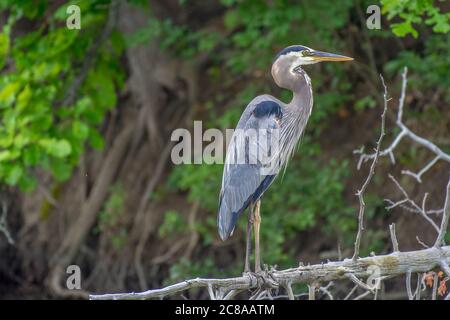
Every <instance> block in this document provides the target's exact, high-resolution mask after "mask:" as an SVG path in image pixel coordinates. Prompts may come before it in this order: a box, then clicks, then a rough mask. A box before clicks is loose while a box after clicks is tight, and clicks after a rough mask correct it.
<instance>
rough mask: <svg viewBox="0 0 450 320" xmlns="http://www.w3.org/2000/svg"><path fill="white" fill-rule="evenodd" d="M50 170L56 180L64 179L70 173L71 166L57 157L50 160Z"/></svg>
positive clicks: (67, 177)
mask: <svg viewBox="0 0 450 320" xmlns="http://www.w3.org/2000/svg"><path fill="white" fill-rule="evenodd" d="M51 171H52V174H53V176H54V177H55V179H56V180H58V181H64V180H67V179H69V177H70V174H71V173H72V166H71V165H70V164H68V163H66V162H64V161H63V160H60V159H57V160H54V161H52V162H51Z"/></svg>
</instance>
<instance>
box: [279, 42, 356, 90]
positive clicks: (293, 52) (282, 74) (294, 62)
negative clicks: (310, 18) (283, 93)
mask: <svg viewBox="0 0 450 320" xmlns="http://www.w3.org/2000/svg"><path fill="white" fill-rule="evenodd" d="M351 60H353V58H350V57H346V56H341V55H338V54H334V53H328V52H323V51H317V50H314V49H311V48H308V47H306V46H301V45H294V46H289V47H286V48H284V49H283V50H281V51H280V52H278V54H277V55H276V56H275V59H274V61H273V64H272V76H273V78H274V79H275V82H277V84H278V85H279V86H280V87H283V88H290V86H289V83H288V82H290V81H292V80H295V78H296V77H297V76H298V75H299V74H301V73H302V69H301V66H303V65H307V64H314V63H318V62H322V61H351Z"/></svg>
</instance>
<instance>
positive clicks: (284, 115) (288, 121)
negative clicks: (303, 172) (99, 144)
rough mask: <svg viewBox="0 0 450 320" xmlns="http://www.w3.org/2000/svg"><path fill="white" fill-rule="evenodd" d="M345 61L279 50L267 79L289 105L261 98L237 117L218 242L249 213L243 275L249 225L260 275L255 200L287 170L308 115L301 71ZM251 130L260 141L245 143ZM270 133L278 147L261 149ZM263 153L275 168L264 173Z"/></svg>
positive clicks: (307, 88) (303, 50)
mask: <svg viewBox="0 0 450 320" xmlns="http://www.w3.org/2000/svg"><path fill="white" fill-rule="evenodd" d="M349 60H353V58H350V57H346V56H341V55H336V54H332V53H326V52H321V51H316V50H313V49H311V48H308V47H305V46H301V45H294V46H289V47H287V48H285V49H283V50H281V51H280V52H279V53H278V54H277V55H276V57H275V59H274V61H273V63H272V77H273V79H274V80H275V83H276V84H277V85H278V86H279V87H281V88H284V89H288V90H291V91H292V92H293V98H292V100H291V102H289V103H284V102H282V101H280V100H279V99H277V98H275V97H273V96H271V95H267V94H265V95H260V96H257V97H256V98H254V99H253V100H252V101H251V102H250V103H249V104H248V105H247V107H246V108H245V110H244V112H243V113H242V115H241V118H240V120H239V122H238V124H237V127H236V130H235V132H234V134H233V136H232V138H231V141H230V144H229V146H228V149H227V155H226V159H225V166H224V170H223V178H222V189H221V191H220V200H219V213H218V218H217V223H218V227H219V235H220V237H221V239H222V240H226V239H227V238H228V237H229V236H230V235H231V234H232V233H233V231H234V228H235V226H236V221H237V219H238V217H239V216H240V215H241V214H242V213H243V212H244V210H245V209H246V208H247V207H250V210H249V211H250V212H249V217H248V224H247V245H246V254H245V267H244V272H249V271H250V268H249V254H250V250H251V231H252V225H253V228H254V232H255V272H259V271H261V267H260V250H259V227H260V222H261V216H260V213H259V208H260V202H261V200H260V199H261V197H262V195H263V194H264V192H265V191H266V190H267V188H269V186H270V184H271V183H272V182H273V180H274V179H275V177H276V176H277V175H278V173H279V171H280V168H281V167H283V166H284V167H285V166H286V165H287V162H288V160H289V158H290V157H291V156H292V154H293V152H294V150H295V146H296V145H297V143H298V141H299V139H300V136H301V134H302V132H303V130H304V128H305V126H306V123H307V121H308V119H309V116H310V115H311V110H312V105H313V96H312V87H311V81H310V78H309V77H308V75H307V74H306V72H305V71H304V70H303V69H302V68H301V66H302V65H307V64H313V63H317V62H320V61H349ZM250 130H253V131H257V132H258V133H257V134H256V136H258V138H261V137H262V139H256V140H255V139H249V135H248V134H247V132H248V131H250ZM277 130H278V131H277ZM275 131H277V132H278V133H279V134H278V135H277V136H278V144H277V147H276V148H275V147H273V146H271V145H266V144H264V145H265V147H263V146H262V145H263V143H262V142H261V141H264V139H267V138H268V136H270V135H271V133H273V132H275ZM265 132H266V134H265ZM273 136H275V134H273ZM250 140H252V141H250ZM255 141H256V142H255ZM268 141H269V144H270V143H271V142H270V141H274V140H273V139H269V140H268ZM262 149H264V151H266V152H268V157H269V158H270V159H272V160H274V159H275V162H276V163H277V166H276V168H275V169H274V170H271V171H270V172H269V173H268V172H266V171H264V170H263V169H264V168H265V167H267V165H266V164H265V163H263V161H262V160H261V158H260V157H259V156H260V154H261V150H262ZM237 159H245V161H237ZM272 162H273V161H272Z"/></svg>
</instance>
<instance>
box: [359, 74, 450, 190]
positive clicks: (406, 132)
mask: <svg viewBox="0 0 450 320" xmlns="http://www.w3.org/2000/svg"><path fill="white" fill-rule="evenodd" d="M407 75H408V68H406V67H405V68H404V70H403V74H402V90H401V95H400V99H399V105H398V113H397V122H396V124H397V126H398V127H399V128H400V129H401V131H400V133H399V134H398V135H397V137H396V138H395V139H394V141H393V142H392V143H391V145H390V146H389V147H387V148H386V149H384V150H382V151H381V152H379V153H377V152H375V153H373V154H365V153H363V152H362V150H361V152H356V153H360V154H361V156H360V158H359V161H358V166H357V167H358V170H359V169H360V167H361V165H362V163H365V162H367V161H369V160H372V159H375V158H377V157H384V156H389V158H390V159H391V162H392V163H393V164H395V156H394V151H395V149H396V148H397V147H398V145H399V144H400V142H401V141H402V139H403V138H404V137H408V138H409V139H410V140H412V141H414V142H415V143H417V144H419V145H421V146H423V147H425V148H427V149H428V150H429V151H431V152H432V153H434V154H435V157H434V158H433V160H431V161H430V162H429V163H428V164H427V165H426V166H425V167H424V168H423V169H422V170H420V171H419V172H418V173H413V172H411V171H409V170H403V171H402V173H403V174H406V175H410V176H412V177H414V178H415V179H416V180H417V181H418V182H419V183H421V182H422V176H423V174H425V173H426V172H427V171H428V170H430V169H431V168H432V167H433V166H434V165H435V164H436V162H438V161H439V160H443V161H446V162H449V163H450V155H448V154H446V153H445V152H444V151H442V150H441V149H440V148H439V147H438V146H436V145H435V144H434V143H432V142H431V141H429V140H427V139H425V138H422V137H420V136H418V135H417V134H415V133H414V132H412V131H411V130H410V129H409V128H408V127H407V126H406V125H405V124H404V122H403V109H404V105H405V96H406V85H407V83H408V80H407Z"/></svg>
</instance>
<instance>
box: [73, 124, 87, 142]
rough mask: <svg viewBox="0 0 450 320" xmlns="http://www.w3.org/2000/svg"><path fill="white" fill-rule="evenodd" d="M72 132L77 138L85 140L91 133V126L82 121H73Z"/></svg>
mask: <svg viewBox="0 0 450 320" xmlns="http://www.w3.org/2000/svg"><path fill="white" fill-rule="evenodd" d="M72 133H73V135H74V137H75V138H78V139H80V140H84V139H85V138H86V137H87V136H88V135H89V127H88V126H87V125H86V124H85V123H83V122H81V121H74V122H73V123H72Z"/></svg>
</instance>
